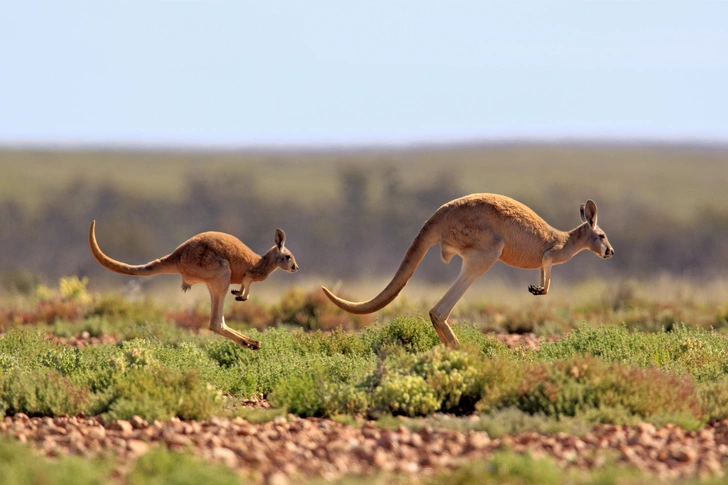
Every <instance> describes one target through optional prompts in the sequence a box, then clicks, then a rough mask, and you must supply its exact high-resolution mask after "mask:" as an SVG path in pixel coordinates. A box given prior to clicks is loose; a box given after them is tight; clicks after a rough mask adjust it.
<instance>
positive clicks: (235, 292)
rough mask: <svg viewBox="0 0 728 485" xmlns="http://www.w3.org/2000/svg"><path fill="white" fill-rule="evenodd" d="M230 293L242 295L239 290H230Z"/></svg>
mask: <svg viewBox="0 0 728 485" xmlns="http://www.w3.org/2000/svg"><path fill="white" fill-rule="evenodd" d="M230 293H232V294H233V295H236V296H239V295H242V293H241V292H240V290H230Z"/></svg>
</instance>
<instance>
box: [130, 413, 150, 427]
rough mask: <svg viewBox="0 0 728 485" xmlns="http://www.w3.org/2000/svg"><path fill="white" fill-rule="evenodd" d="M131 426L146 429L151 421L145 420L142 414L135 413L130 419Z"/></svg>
mask: <svg viewBox="0 0 728 485" xmlns="http://www.w3.org/2000/svg"><path fill="white" fill-rule="evenodd" d="M130 423H131V426H132V427H133V428H134V429H145V428H146V427H148V426H149V423H147V422H146V421H144V419H142V418H141V417H140V416H137V415H134V416H133V417H132V418H131V420H130Z"/></svg>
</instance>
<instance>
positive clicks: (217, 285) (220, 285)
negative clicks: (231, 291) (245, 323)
mask: <svg viewBox="0 0 728 485" xmlns="http://www.w3.org/2000/svg"><path fill="white" fill-rule="evenodd" d="M229 286H230V267H229V266H227V267H226V268H225V270H223V271H221V274H220V275H219V276H217V277H216V278H213V279H211V280H208V281H207V288H208V290H210V301H211V304H210V330H212V331H213V332H215V333H216V334H218V335H222V336H223V337H225V338H228V339H230V340H232V341H233V342H235V343H236V344H238V345H240V346H242V347H247V348H249V349H251V350H258V349H260V342H258V341H257V340H253V339H251V338H250V337H247V336H245V335H243V334H242V333H240V332H238V331H237V330H234V329H232V328H230V327H228V326H227V325H225V316H224V314H223V311H224V307H225V295H226V294H227V290H228V287H229Z"/></svg>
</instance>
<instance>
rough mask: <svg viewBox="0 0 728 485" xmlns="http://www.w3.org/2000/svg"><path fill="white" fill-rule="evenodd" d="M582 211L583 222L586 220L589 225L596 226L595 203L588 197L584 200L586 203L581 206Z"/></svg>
mask: <svg viewBox="0 0 728 485" xmlns="http://www.w3.org/2000/svg"><path fill="white" fill-rule="evenodd" d="M582 207H583V211H582V214H583V216H582V219H583V220H584V222H588V223H589V225H590V226H591V227H596V225H597V205H596V204H595V203H594V201H593V200H591V199H589V200H587V201H586V204H584V205H583V206H582Z"/></svg>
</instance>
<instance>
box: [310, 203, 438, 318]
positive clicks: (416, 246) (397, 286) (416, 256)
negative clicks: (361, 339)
mask: <svg viewBox="0 0 728 485" xmlns="http://www.w3.org/2000/svg"><path fill="white" fill-rule="evenodd" d="M437 215H438V214H437V213H436V214H435V216H437ZM435 219H436V217H434V216H433V217H431V218H430V219H429V220H428V221H427V222H425V225H424V226H422V229H420V232H419V234H417V236H416V237H415V238H414V240H413V241H412V244H411V245H410V247H409V249H407V253H406V254H405V255H404V259H403V260H402V262H401V263H400V264H399V268H398V269H397V272H396V273H395V274H394V277H393V278H392V281H390V282H389V284H388V285H387V287H386V288H384V289H383V290H382V292H381V293H379V294H378V295H377V296H375V297H374V298H372V299H371V300H367V301H363V302H353V301H347V300H344V299H342V298H339V297H338V296H336V295H334V294H333V293H331V291H329V289H328V288H326V287H323V286H322V287H321V289H322V290H323V291H324V293H325V294H326V296H328V297H329V300H331V301H332V302H333V303H334V304H335V305H336V306H338V307H339V308H341V309H343V310H346V311H347V312H349V313H354V314H364V313H373V312H376V311H377V310H381V309H382V308H384V307H385V306H387V305H389V304H390V303H391V302H392V300H394V299H395V298H397V295H399V293H400V292H401V291H402V289H403V288H404V287H405V285H406V284H407V282H408V281H409V279H410V278H411V277H412V275H413V274H414V272H415V269H417V266H419V264H420V262H421V261H422V258H424V257H425V254H427V250H428V249H430V248H431V247H432V246H434V245H435V244H437V243H438V242H439V241H440V234H439V233H438V231H437V226H438V224H437V223H436V220H435ZM437 219H439V217H438V218H437Z"/></svg>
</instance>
